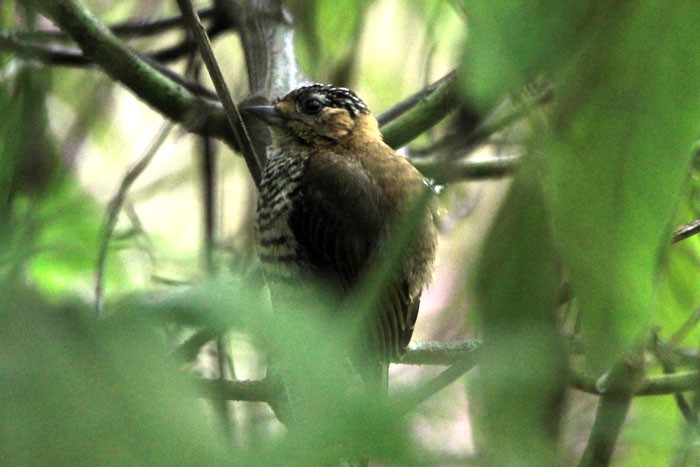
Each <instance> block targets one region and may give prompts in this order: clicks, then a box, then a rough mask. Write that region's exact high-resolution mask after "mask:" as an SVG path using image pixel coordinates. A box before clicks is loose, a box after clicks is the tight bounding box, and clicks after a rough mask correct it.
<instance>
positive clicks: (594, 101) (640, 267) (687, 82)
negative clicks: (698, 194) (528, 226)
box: [546, 1, 700, 368]
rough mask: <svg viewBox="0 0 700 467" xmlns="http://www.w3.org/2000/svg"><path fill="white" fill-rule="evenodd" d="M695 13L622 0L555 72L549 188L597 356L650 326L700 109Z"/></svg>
mask: <svg viewBox="0 0 700 467" xmlns="http://www.w3.org/2000/svg"><path fill="white" fill-rule="evenodd" d="M699 19H700V10H699V9H698V8H697V5H695V4H691V3H689V2H684V3H682V4H677V5H675V6H674V8H673V9H667V10H664V11H663V12H661V11H659V10H658V9H657V8H656V2H653V1H640V2H628V3H625V4H624V5H622V6H621V7H620V8H619V9H618V10H617V11H616V14H615V15H611V16H609V17H605V18H603V17H600V18H597V19H596V20H597V25H596V27H595V28H592V34H591V36H590V39H589V41H587V44H586V46H585V47H583V48H582V49H581V51H580V53H579V54H578V56H577V60H576V61H575V62H574V63H572V66H571V67H569V68H568V69H567V70H566V72H565V73H562V74H561V75H560V76H559V79H558V80H557V86H558V90H559V101H558V103H557V110H556V112H555V117H554V121H555V125H554V132H553V135H552V138H551V139H550V141H549V143H548V144H547V146H546V159H547V162H548V173H547V177H548V183H549V191H548V193H547V194H548V197H549V203H550V205H551V207H552V213H553V218H554V226H555V234H556V239H557V242H558V244H559V245H560V247H561V251H562V254H563V256H564V259H565V262H566V265H567V267H568V271H569V273H570V274H571V281H572V283H573V287H574V290H575V293H576V296H577V297H578V299H579V300H580V304H581V308H582V327H583V332H584V336H585V338H586V348H587V350H588V352H589V355H590V356H591V360H590V362H591V363H592V364H593V366H595V367H598V368H602V367H605V366H607V365H609V364H610V363H611V362H612V361H613V360H615V359H617V358H618V357H619V356H620V353H621V352H622V351H623V350H624V349H626V348H627V347H628V346H629V345H630V344H631V343H632V342H633V341H634V340H635V339H637V338H641V337H645V336H646V333H647V330H648V326H649V324H650V318H651V315H652V312H653V311H654V309H655V305H656V299H657V297H658V292H659V284H660V283H661V281H662V280H664V277H665V274H666V262H665V259H666V255H667V250H668V248H669V245H670V229H671V224H672V220H673V219H674V215H675V212H676V209H677V206H678V201H679V196H680V194H681V192H682V189H683V187H684V186H685V182H686V179H687V175H688V171H689V167H690V161H691V155H692V153H691V147H692V143H693V139H694V138H695V137H696V136H697V130H698V117H700V107H698V104H699V103H700V88H699V87H698V86H696V83H695V76H697V75H698V73H700V43H698V42H697V41H694V40H691V39H690V38H691V37H693V34H694V33H693V31H694V29H695V24H696V22H697V21H698V20H699ZM593 33H595V34H593Z"/></svg>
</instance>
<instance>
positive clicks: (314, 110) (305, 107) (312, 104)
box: [299, 97, 323, 115]
mask: <svg viewBox="0 0 700 467" xmlns="http://www.w3.org/2000/svg"><path fill="white" fill-rule="evenodd" d="M321 110H323V102H321V101H320V100H319V99H318V98H316V97H309V98H308V99H304V100H303V101H301V102H299V111H300V112H301V113H303V114H306V115H318V114H319V113H321Z"/></svg>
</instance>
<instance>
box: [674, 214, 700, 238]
mask: <svg viewBox="0 0 700 467" xmlns="http://www.w3.org/2000/svg"><path fill="white" fill-rule="evenodd" d="M697 233H700V219H695V220H694V221H690V222H688V223H687V224H683V225H679V226H678V227H676V228H675V229H673V240H672V243H676V242H680V241H681V240H685V239H686V238H688V237H692V236H693V235H695V234H697Z"/></svg>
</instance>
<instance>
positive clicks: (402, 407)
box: [390, 348, 478, 415]
mask: <svg viewBox="0 0 700 467" xmlns="http://www.w3.org/2000/svg"><path fill="white" fill-rule="evenodd" d="M477 362H478V348H474V349H471V352H469V353H467V354H466V356H464V357H463V358H461V359H460V360H459V361H458V362H457V363H454V364H453V365H451V366H450V367H448V368H447V369H446V370H444V371H443V372H442V373H440V374H439V375H437V376H436V377H435V378H433V379H431V380H430V381H428V382H427V383H425V384H423V385H422V386H420V387H419V388H418V389H416V390H414V391H411V392H409V393H406V394H399V395H396V396H394V397H393V398H391V400H390V403H391V404H392V406H393V407H394V408H395V409H396V410H397V412H398V413H399V414H401V415H403V414H406V413H408V412H410V411H411V410H413V409H414V408H415V407H416V406H417V405H418V404H420V403H421V402H423V401H425V400H426V399H428V398H429V397H431V396H432V395H433V394H435V393H437V392H439V391H441V390H442V389H444V388H446V387H447V386H449V385H450V384H452V383H454V382H455V381H456V380H457V379H459V378H460V377H461V376H462V375H464V374H465V373H466V372H468V371H469V370H471V369H472V368H474V367H475V366H476V364H477Z"/></svg>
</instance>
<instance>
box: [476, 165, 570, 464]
mask: <svg viewBox="0 0 700 467" xmlns="http://www.w3.org/2000/svg"><path fill="white" fill-rule="evenodd" d="M559 281H560V278H559V270H558V258H557V254H556V252H555V248H554V242H553V239H552V234H551V231H550V219H549V217H548V214H547V211H546V208H545V202H544V198H543V195H542V192H541V186H540V181H539V180H538V177H537V170H536V169H535V167H534V166H533V161H532V160H530V161H529V163H526V164H524V167H523V168H522V169H521V170H520V172H519V173H518V174H517V176H516V179H515V180H514V182H513V186H512V187H511V190H510V193H509V194H508V196H507V197H506V199H505V201H504V204H503V207H502V208H501V211H500V213H499V214H498V216H497V218H496V220H495V221H494V224H493V226H492V227H491V230H490V232H489V234H488V236H487V238H486V240H485V244H484V251H483V257H482V259H481V261H480V264H479V269H478V271H477V274H476V282H475V284H474V294H475V295H476V297H477V304H478V311H479V315H480V317H481V319H482V321H483V339H484V345H483V354H482V356H481V363H480V365H479V368H480V371H479V375H480V378H479V385H478V386H475V387H474V391H472V393H471V394H474V395H476V396H477V397H478V399H479V400H480V401H482V403H483V409H482V411H481V413H480V414H479V417H478V422H479V424H478V425H477V428H478V430H479V434H481V435H482V436H483V437H484V439H485V440H486V442H487V445H488V446H489V452H488V453H487V454H488V456H489V458H488V461H487V464H489V465H543V466H544V465H558V463H557V461H556V456H557V454H556V445H557V434H558V430H559V423H560V417H561V413H562V410H563V405H562V404H563V398H564V391H565V389H566V384H567V381H566V373H567V372H566V367H567V359H566V353H565V351H564V348H563V345H562V342H561V341H560V337H559V331H558V326H557V318H556V313H555V311H556V305H555V304H556V295H557V289H558V284H559Z"/></svg>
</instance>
